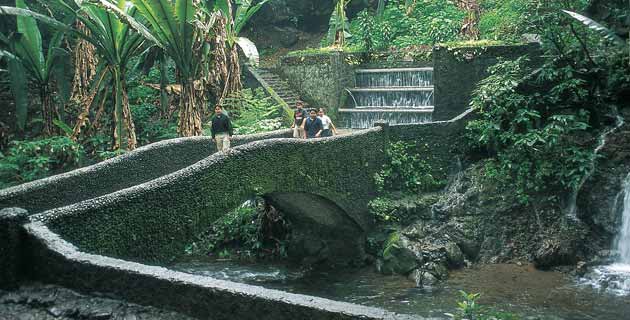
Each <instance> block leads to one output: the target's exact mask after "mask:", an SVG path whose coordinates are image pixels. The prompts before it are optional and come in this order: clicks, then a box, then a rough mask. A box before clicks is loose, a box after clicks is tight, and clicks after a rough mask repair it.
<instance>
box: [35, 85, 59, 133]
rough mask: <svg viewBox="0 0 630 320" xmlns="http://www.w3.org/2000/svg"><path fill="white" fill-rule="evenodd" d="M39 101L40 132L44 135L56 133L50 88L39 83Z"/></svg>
mask: <svg viewBox="0 0 630 320" xmlns="http://www.w3.org/2000/svg"><path fill="white" fill-rule="evenodd" d="M39 97H40V102H41V104H42V122H43V129H42V133H43V135H44V136H46V137H50V136H52V135H54V134H56V131H57V130H55V124H54V122H53V120H54V119H55V106H54V103H53V99H52V90H50V88H49V87H48V85H41V86H40V89H39Z"/></svg>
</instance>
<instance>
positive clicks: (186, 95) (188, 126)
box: [177, 79, 202, 137]
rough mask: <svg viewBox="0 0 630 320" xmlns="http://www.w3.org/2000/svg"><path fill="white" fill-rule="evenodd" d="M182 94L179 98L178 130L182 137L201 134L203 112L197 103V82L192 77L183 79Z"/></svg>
mask: <svg viewBox="0 0 630 320" xmlns="http://www.w3.org/2000/svg"><path fill="white" fill-rule="evenodd" d="M181 86H182V94H181V96H180V100H179V104H180V107H179V123H178V128H177V132H178V133H179V135H180V136H182V137H191V136H200V135H201V134H202V130H201V113H200V112H199V106H198V105H197V103H196V102H197V99H196V98H195V97H196V93H195V84H194V81H193V80H192V79H188V80H186V81H182V83H181Z"/></svg>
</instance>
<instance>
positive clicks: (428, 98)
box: [350, 87, 433, 108]
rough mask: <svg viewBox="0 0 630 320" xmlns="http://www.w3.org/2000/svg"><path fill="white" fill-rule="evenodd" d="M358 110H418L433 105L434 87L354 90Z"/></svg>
mask: <svg viewBox="0 0 630 320" xmlns="http://www.w3.org/2000/svg"><path fill="white" fill-rule="evenodd" d="M350 92H352V94H353V96H354V98H355V99H356V101H357V104H358V106H357V108H374V107H378V108H416V107H427V106H432V105H433V87H429V88H410V89H407V88H404V89H403V88H400V89H393V88H383V89H352V90H350Z"/></svg>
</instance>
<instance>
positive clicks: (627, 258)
mask: <svg viewBox="0 0 630 320" xmlns="http://www.w3.org/2000/svg"><path fill="white" fill-rule="evenodd" d="M621 217H622V222H621V230H620V231H619V235H618V236H617V241H616V243H615V249H617V252H619V263H620V264H625V265H626V266H627V267H628V271H630V174H628V176H627V177H626V180H625V181H624V186H623V214H622V216H621Z"/></svg>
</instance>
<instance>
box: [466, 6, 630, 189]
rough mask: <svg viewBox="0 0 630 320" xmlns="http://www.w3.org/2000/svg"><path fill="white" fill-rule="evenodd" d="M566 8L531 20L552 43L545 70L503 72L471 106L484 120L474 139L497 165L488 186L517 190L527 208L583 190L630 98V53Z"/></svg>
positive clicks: (507, 68)
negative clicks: (541, 198) (542, 198)
mask: <svg viewBox="0 0 630 320" xmlns="http://www.w3.org/2000/svg"><path fill="white" fill-rule="evenodd" d="M572 5H573V8H574V9H583V8H584V5H585V3H584V2H583V1H574V2H573V3H572ZM561 8H566V7H565V6H564V5H563V4H558V3H555V4H548V5H546V6H542V5H539V6H538V7H537V11H536V13H537V14H536V15H534V17H533V18H532V20H531V22H532V28H533V29H538V30H540V31H541V36H542V37H543V40H545V41H544V42H543V48H544V50H545V53H546V57H547V58H546V59H545V61H543V66H542V68H540V69H537V70H533V69H532V68H531V66H532V63H530V62H529V61H527V60H525V59H519V60H517V61H509V62H504V63H502V64H499V65H497V66H495V67H493V68H491V69H490V73H491V76H490V77H489V78H487V79H485V80H484V81H482V82H481V83H480V86H479V88H478V89H477V91H476V92H475V97H474V99H473V101H472V106H473V108H474V109H476V110H477V112H478V114H479V116H480V118H479V120H477V121H473V122H471V123H470V124H469V126H468V129H469V135H470V137H471V138H472V140H473V146H474V147H476V148H480V149H482V150H483V151H484V152H485V153H486V154H487V155H489V156H490V157H491V158H490V159H491V161H489V162H487V168H486V169H487V170H486V173H487V176H488V178H490V179H493V180H494V181H496V182H498V183H500V184H503V185H505V186H509V187H510V188H512V189H515V191H516V192H517V194H518V196H519V198H520V199H521V201H523V202H528V201H529V200H530V199H531V196H532V195H536V194H548V195H554V194H555V195H557V194H561V193H562V191H575V190H577V189H579V188H580V187H581V184H582V183H583V180H584V179H585V177H586V176H588V174H590V172H591V171H592V170H593V165H594V164H593V161H594V160H595V157H596V155H595V154H594V149H595V147H596V145H597V144H598V143H599V142H600V141H599V135H600V134H602V133H606V132H608V131H609V130H611V129H609V128H614V127H615V125H616V123H617V122H618V121H619V119H618V118H617V111H618V109H620V108H624V107H627V102H626V101H627V98H628V97H629V96H630V67H629V64H628V63H629V61H628V60H629V57H628V52H627V49H625V48H624V47H622V46H619V45H616V44H614V43H611V41H610V40H609V39H605V38H602V37H601V36H600V34H598V33H596V32H592V31H590V30H588V29H587V28H585V27H584V26H583V25H581V24H580V23H579V22H577V21H575V20H573V19H572V18H571V17H570V16H569V15H566V14H564V13H562V12H561V11H560V9H561ZM550 22H552V23H550Z"/></svg>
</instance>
